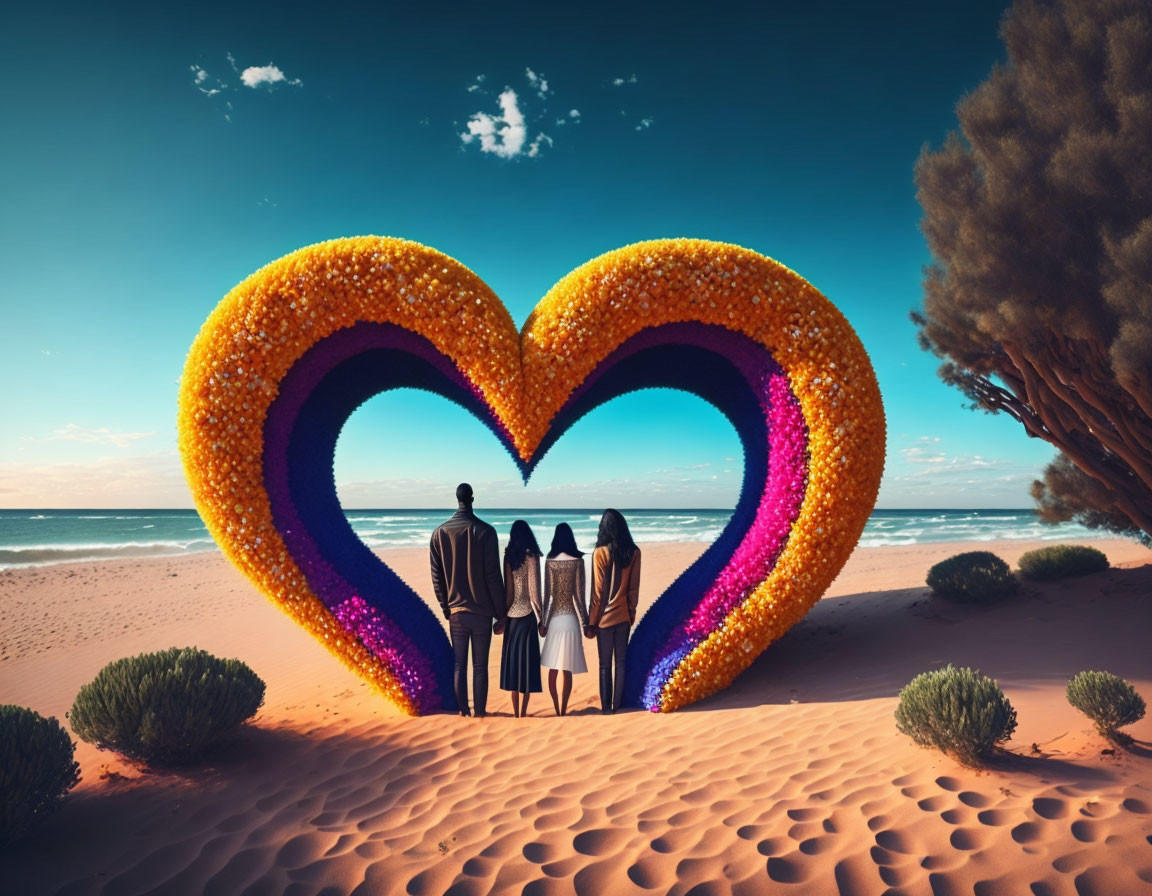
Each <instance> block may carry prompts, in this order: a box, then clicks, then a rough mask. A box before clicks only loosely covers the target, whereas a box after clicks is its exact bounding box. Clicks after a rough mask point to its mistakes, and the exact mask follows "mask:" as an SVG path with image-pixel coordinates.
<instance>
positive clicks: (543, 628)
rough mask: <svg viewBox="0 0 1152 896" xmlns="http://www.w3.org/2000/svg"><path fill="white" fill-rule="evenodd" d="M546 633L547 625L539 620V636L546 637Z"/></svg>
mask: <svg viewBox="0 0 1152 896" xmlns="http://www.w3.org/2000/svg"><path fill="white" fill-rule="evenodd" d="M547 635H548V626H546V625H545V624H544V623H543V622H541V623H540V637H541V638H543V637H546V636H547Z"/></svg>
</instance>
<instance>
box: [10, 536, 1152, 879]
mask: <svg viewBox="0 0 1152 896" xmlns="http://www.w3.org/2000/svg"><path fill="white" fill-rule="evenodd" d="M1092 544H1094V545H1095V546H1098V547H1100V548H1101V549H1103V550H1104V551H1105V552H1106V553H1107V554H1108V555H1109V558H1110V560H1111V561H1112V564H1113V567H1114V568H1113V569H1111V570H1110V571H1108V572H1106V573H1101V574H1096V575H1092V576H1088V577H1084V578H1080V579H1071V580H1066V581H1064V582H1060V583H1053V584H1026V585H1025V587H1024V589H1023V592H1022V593H1021V594H1020V595H1019V596H1017V597H1015V598H1013V599H1010V600H1009V601H1007V602H1005V603H1003V604H1000V605H997V606H994V607H966V606H957V605H952V604H947V603H944V602H942V601H940V600H938V599H933V598H931V597H930V596H929V593H928V590H927V588H926V587H925V585H924V575H925V572H926V571H927V569H928V567H929V566H930V565H931V564H932V563H934V562H936V561H937V560H939V559H942V558H944V557H947V556H949V555H951V554H952V553H955V552H957V551H959V550H964V549H991V550H995V551H996V552H998V553H999V554H1000V555H1001V556H1002V557H1004V558H1005V559H1006V560H1008V561H1009V562H1010V563H1014V562H1015V560H1016V559H1017V558H1018V557H1019V556H1020V554H1021V553H1023V552H1024V551H1025V550H1028V549H1030V548H1032V547H1035V546H1036V544H1035V543H1027V542H1000V543H997V544H988V543H983V544H969V545H959V544H934V545H922V546H914V547H884V548H860V549H857V551H856V552H855V554H854V555H853V556H852V558H851V559H850V560H849V562H848V564H847V566H846V567H845V569H844V570H843V572H842V573H841V575H840V576H839V578H838V579H837V580H836V582H835V583H834V584H833V586H832V588H831V589H830V591H829V593H828V594H827V595H826V597H825V598H824V599H823V600H822V601H821V602H820V603H819V604H818V605H817V606H816V607H815V608H814V610H813V611H812V612H811V613H810V614H809V616H808V617H807V618H806V619H805V620H804V621H803V622H802V623H801V624H800V625H798V626H797V627H796V628H794V629H793V630H792V631H791V632H789V633H788V634H787V635H786V636H785V638H784V639H783V640H782V641H780V642H778V643H777V644H776V645H774V646H773V647H771V648H770V649H769V650H768V651H767V652H766V653H765V654H764V655H763V656H762V657H761V658H760V659H759V660H758V661H757V662H756V663H755V665H754V666H753V667H752V668H751V669H750V670H748V672H746V673H745V674H744V675H743V676H741V677H740V678H739V679H738V680H737V682H736V683H735V685H734V686H733V687H731V688H729V689H728V690H727V691H725V692H723V693H721V694H719V695H717V696H715V697H713V698H711V699H709V700H705V701H703V702H701V703H699V704H697V705H695V706H692V707H690V708H688V709H686V710H683V711H681V712H678V713H675V714H671V715H652V714H649V713H644V712H628V713H624V714H620V715H616V716H611V717H603V716H601V715H600V714H599V711H598V699H597V696H596V681H595V675H594V673H593V674H590V675H583V676H577V678H576V684H575V688H574V692H573V699H572V704H571V712H572V715H571V717H569V718H565V719H556V718H554V717H553V716H552V709H551V703H550V701H549V699H548V697H547V695H546V694H544V695H539V696H535V697H534V698H533V701H532V704H531V706H530V709H529V712H530V714H531V716H532V717H531V718H528V719H524V720H520V721H518V720H515V719H513V718H512V717H511V711H510V705H509V703H508V701H507V699H506V695H505V694H504V693H503V692H501V691H499V690H498V689H496V688H495V681H496V671H497V668H498V662H499V650H498V649H494V650H493V652H492V660H493V662H492V680H493V686H492V691H491V693H490V697H489V705H488V709H489V712H490V714H491V715H490V716H489V718H487V719H484V720H479V719H461V718H458V717H456V716H448V715H441V716H435V717H429V718H421V719H411V718H408V717H405V716H402V715H400V714H399V713H397V712H396V711H395V710H394V709H392V708H391V707H390V706H389V705H388V704H386V703H385V702H384V701H383V700H382V699H381V698H379V697H378V696H377V695H375V694H374V693H373V692H371V691H370V690H369V688H368V686H367V685H365V684H364V683H362V682H361V681H360V679H358V678H357V677H356V676H355V675H353V674H352V673H351V672H349V671H348V670H346V669H345V668H344V667H343V666H342V665H340V663H339V662H338V661H337V660H335V659H334V658H333V657H331V656H330V655H329V654H328V653H327V652H326V651H325V650H324V649H323V648H321V647H320V646H319V645H318V644H316V643H314V642H313V641H312V640H311V638H310V637H309V636H308V635H307V634H306V633H305V632H304V631H303V630H302V629H299V628H298V627H297V626H295V625H294V624H293V623H292V622H290V621H289V619H288V618H287V617H286V616H285V615H283V614H282V613H281V612H280V611H279V610H277V609H276V608H275V607H274V606H273V605H272V604H271V603H269V602H268V601H267V600H266V599H264V598H263V597H262V596H261V595H260V594H259V593H258V592H257V591H256V589H255V588H254V587H252V586H251V585H249V583H248V582H247V581H246V580H245V579H244V578H243V577H242V576H241V575H240V573H239V572H237V571H236V570H235V569H233V568H232V567H231V566H230V565H229V564H228V563H227V562H226V561H225V560H224V559H223V557H222V556H220V555H219V554H204V555H198V556H193V557H183V558H177V559H146V560H119V561H111V562H103V563H98V564H96V563H75V564H66V565H58V566H49V567H41V568H35V569H22V570H8V571H3V572H0V612H2V614H3V616H2V619H3V622H2V623H0V702H3V703H17V704H22V705H25V706H31V707H33V708H34V709H36V710H37V711H39V712H41V713H43V714H45V715H55V716H57V717H60V718H62V717H63V714H64V712H65V711H66V710H67V709H68V708H69V706H70V705H71V702H72V699H73V697H74V696H75V693H76V690H77V689H78V688H79V686H80V685H82V684H83V683H85V682H86V681H88V680H90V679H91V678H92V676H93V675H94V674H95V673H96V671H97V670H98V669H99V668H100V667H101V666H103V665H104V664H105V663H107V662H109V661H110V660H113V659H116V658H119V657H122V656H126V655H130V654H134V653H138V652H141V651H148V650H157V649H162V648H166V647H169V646H173V645H178V646H184V645H196V646H198V647H202V648H204V649H206V650H209V651H211V652H213V653H216V654H218V655H221V656H236V657H239V658H241V659H243V660H244V661H246V662H247V663H248V664H249V665H251V666H252V668H253V669H255V670H256V672H257V673H258V674H259V675H261V676H262V677H263V678H264V680H265V681H266V682H267V685H268V692H267V698H266V702H265V705H264V707H263V708H262V709H261V711H260V713H259V715H258V716H257V717H256V719H255V720H254V724H252V725H251V726H249V727H247V728H246V729H244V730H243V731H242V732H241V733H240V734H239V735H237V736H236V737H234V738H232V739H231V740H230V741H229V742H228V743H226V744H224V745H223V746H222V747H221V748H220V749H218V750H217V751H216V753H215V754H214V755H213V756H212V757H211V758H210V759H209V761H207V762H206V763H204V764H203V765H202V766H200V767H198V768H196V769H191V770H188V771H186V772H182V773H179V774H176V773H168V772H165V773H157V772H148V771H145V770H142V769H140V768H137V767H135V766H132V765H130V764H128V763H125V762H123V761H121V760H119V759H118V758H117V757H116V756H115V755H113V754H111V753H104V752H100V751H98V750H96V749H94V748H93V747H91V746H89V745H87V744H84V743H81V744H79V746H78V748H77V759H78V760H79V762H80V765H81V773H82V775H83V780H82V782H81V784H80V785H79V786H78V787H77V789H76V790H75V791H73V793H72V795H71V796H70V797H69V799H68V800H67V801H66V803H65V804H64V806H63V807H62V808H61V810H60V811H59V812H58V813H57V814H56V815H55V816H53V817H52V818H51V819H50V820H49V821H48V823H47V824H45V825H44V826H43V827H42V828H40V829H39V830H38V831H37V832H36V833H34V834H33V835H32V836H30V837H29V838H28V839H26V840H25V841H24V842H22V843H21V844H20V845H19V846H18V847H15V848H12V847H10V848H7V849H6V850H4V851H2V852H0V880H3V881H4V888H5V889H6V890H7V891H9V892H13V893H56V892H60V893H69V894H81V893H105V894H130V893H150V892H163V893H165V894H169V893H171V894H182V893H201V892H205V893H228V894H232V893H253V894H256V893H291V894H320V893H323V894H326V896H336V894H348V893H353V892H356V893H410V894H440V893H461V894H463V893H468V894H473V893H475V894H480V893H496V892H515V893H520V892H523V893H531V894H540V893H557V894H560V893H571V892H573V891H575V892H577V893H581V894H584V893H587V894H604V893H612V894H617V893H620V894H626V893H665V892H670V893H689V892H690V893H693V894H704V893H726V892H735V893H748V894H752V893H764V892H773V893H776V892H780V893H790V892H794V893H798V894H801V893H802V894H817V896H818V894H825V893H827V894H880V893H884V892H900V893H932V894H935V896H941V894H971V893H977V894H1015V893H1024V894H1027V893H1033V894H1052V896H1056V894H1065V893H1067V894H1072V893H1080V894H1086V893H1087V894H1091V893H1097V894H1136V893H1142V892H1152V836H1150V834H1152V744H1150V743H1148V742H1149V741H1152V718H1146V719H1144V720H1143V721H1141V722H1140V723H1138V724H1137V725H1134V726H1132V728H1131V729H1130V732H1131V734H1133V735H1134V736H1135V737H1136V738H1137V742H1136V743H1135V744H1134V745H1133V746H1132V747H1131V748H1130V749H1129V750H1127V751H1118V752H1105V748H1106V747H1107V744H1105V743H1104V742H1103V741H1102V740H1101V739H1100V738H1099V737H1098V736H1097V735H1096V734H1095V733H1094V732H1093V731H1092V729H1091V726H1090V723H1089V722H1088V721H1087V720H1086V719H1085V718H1084V717H1082V716H1080V715H1079V714H1078V713H1077V712H1076V711H1075V710H1073V709H1072V708H1071V707H1070V706H1069V705H1068V704H1067V703H1066V701H1065V699H1064V685H1065V682H1066V681H1067V679H1068V678H1069V677H1071V675H1073V674H1074V673H1075V672H1077V671H1079V670H1081V669H1085V668H1104V669H1108V670H1110V671H1112V672H1115V673H1117V674H1119V675H1121V676H1123V677H1125V678H1128V679H1129V680H1130V681H1132V682H1133V683H1134V684H1135V686H1136V687H1137V689H1138V690H1140V691H1141V693H1142V694H1143V695H1144V696H1145V698H1146V699H1149V700H1152V663H1150V662H1149V660H1148V656H1149V653H1148V644H1149V642H1150V637H1149V636H1150V635H1152V604H1150V603H1149V600H1150V595H1152V565H1149V564H1150V563H1152V552H1149V551H1148V550H1146V549H1144V548H1141V547H1140V546H1138V545H1136V544H1134V543H1131V542H1126V541H1120V540H1108V541H1095V542H1092ZM703 547H704V545H701V544H659V545H646V546H645V578H644V582H643V588H642V593H641V610H642V611H643V609H644V607H645V606H646V605H647V604H648V603H650V602H651V601H652V599H653V598H654V596H655V595H657V594H659V593H660V591H662V590H663V589H664V587H666V585H667V584H668V583H669V582H671V581H672V579H673V578H674V577H675V576H676V575H677V574H678V573H679V572H680V571H681V570H682V569H683V568H684V567H685V566H687V565H688V564H689V563H691V562H692V560H693V559H694V558H695V557H696V556H698V555H699V553H700V551H701V550H703ZM386 557H387V559H388V562H389V563H390V564H392V565H393V567H394V568H395V569H396V570H397V571H398V572H399V573H400V575H401V576H403V577H404V578H405V579H406V580H407V581H408V582H409V583H410V584H412V585H413V586H414V587H415V588H416V589H417V590H418V591H419V592H420V593H421V594H422V596H424V598H425V599H426V600H429V599H430V597H431V595H430V590H429V587H428V582H427V568H426V563H427V555H426V552H425V551H423V550H395V551H390V552H388V553H387V554H386ZM494 646H496V647H497V648H498V643H497V642H494ZM586 650H587V654H588V659H589V662H590V665H591V666H592V667H593V668H594V659H595V657H594V648H593V646H592V645H591V644H590V643H589V644H588V645H586ZM948 662H952V663H954V664H957V665H971V666H976V667H978V668H980V669H981V670H982V671H983V672H985V673H986V674H989V675H991V676H993V677H995V678H997V679H998V680H999V682H1000V684H1001V686H1002V687H1003V689H1004V691H1005V693H1006V694H1007V695H1008V697H1009V699H1010V700H1011V701H1012V702H1013V704H1014V705H1015V707H1016V709H1017V712H1018V714H1019V727H1018V728H1017V730H1016V733H1015V737H1014V739H1013V740H1012V742H1011V743H1010V744H1009V749H1010V750H1011V755H1005V756H1004V757H1002V758H1000V759H998V760H997V761H996V762H995V763H994V764H993V765H992V767H991V768H989V769H988V770H985V771H980V772H977V771H972V770H969V769H965V768H963V767H961V766H959V765H958V764H957V763H955V762H954V761H952V760H950V759H948V758H946V757H944V756H942V755H940V754H939V753H936V752H932V751H928V750H923V749H919V748H917V747H915V746H914V745H912V744H911V742H910V741H908V739H907V738H905V737H904V736H903V735H901V734H900V733H899V732H898V731H897V730H896V728H895V726H894V724H893V721H892V711H893V709H894V708H895V705H896V694H897V692H898V691H899V689H900V688H901V687H902V686H903V685H904V684H905V683H906V682H907V681H908V680H909V679H911V678H912V677H913V676H914V675H916V674H917V673H919V672H922V671H925V670H927V669H930V668H936V667H938V666H940V665H943V664H945V663H948Z"/></svg>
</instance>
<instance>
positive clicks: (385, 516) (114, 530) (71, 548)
mask: <svg viewBox="0 0 1152 896" xmlns="http://www.w3.org/2000/svg"><path fill="white" fill-rule="evenodd" d="M450 513H451V510H446V509H438V510H349V511H348V512H347V516H348V520H349V522H350V523H351V524H352V528H353V529H354V530H355V531H356V533H357V534H358V535H359V536H360V537H361V538H362V539H363V540H364V543H365V544H367V545H369V546H370V547H373V548H394V547H413V546H423V545H427V544H428V536H429V535H430V534H431V532H432V530H433V529H434V528H435V527H436V526H437V525H439V524H440V523H441V522H442V521H443V520H444V519H445V518H446V517H447V516H448V515H449V514H450ZM479 513H480V516H481V517H482V518H483V519H486V520H487V521H488V522H490V523H491V524H492V525H494V526H495V527H496V529H497V531H498V532H499V533H500V536H501V538H504V537H506V536H507V533H508V530H509V528H510V527H511V525H512V522H513V520H517V519H525V520H527V521H528V523H529V524H530V525H531V526H532V528H533V530H534V531H535V532H536V537H537V539H538V540H539V541H540V543H541V545H542V546H543V547H544V548H545V549H547V543H548V542H549V541H550V540H551V537H552V528H553V527H554V526H555V525H556V524H557V523H559V522H567V523H569V524H570V525H571V526H572V528H573V530H574V531H575V533H576V540H577V542H578V543H579V544H580V545H581V547H584V548H587V549H590V548H591V547H592V545H593V544H594V543H595V537H596V527H597V524H598V523H599V520H600V511H599V510H589V509H583V510H579V509H577V510H572V509H569V510H515V509H498V510H489V509H486V508H480V509H479ZM624 513H625V516H627V518H628V522H629V525H630V526H631V528H632V534H633V537H634V538H635V539H636V540H637V541H639V542H655V541H712V540H713V539H715V538H716V537H717V536H718V535H719V534H720V532H721V531H722V530H723V528H724V526H725V525H726V524H727V522H728V518H729V516H730V515H731V511H728V510H716V509H709V510H627V509H625V510H624ZM1106 535H1107V533H1102V532H1095V531H1092V530H1089V529H1085V528H1083V527H1082V526H1078V525H1075V524H1072V523H1062V524H1060V525H1057V526H1050V525H1047V524H1045V523H1042V522H1040V520H1039V519H1038V518H1037V517H1036V514H1035V513H1034V512H1033V511H1032V510H877V511H874V512H873V513H872V516H871V517H870V518H869V520H868V524H867V525H866V526H865V527H864V534H863V536H861V539H860V544H861V545H862V546H864V547H880V546H883V545H912V544H925V543H932V542H943V541H996V540H999V539H1043V540H1058V539H1067V538H1092V537H1105V536H1106ZM213 550H216V545H215V543H214V542H213V541H212V538H211V536H209V534H208V531H207V529H205V528H204V524H203V523H201V522H200V517H199V516H198V515H197V514H196V512H195V511H194V510H0V569H11V568H17V567H25V566H43V565H46V564H50V563H65V562H71V561H78V560H106V559H111V558H115V557H165V556H182V555H184V554H194V553H199V552H203V551H213Z"/></svg>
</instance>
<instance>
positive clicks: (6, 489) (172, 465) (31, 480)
mask: <svg viewBox="0 0 1152 896" xmlns="http://www.w3.org/2000/svg"><path fill="white" fill-rule="evenodd" d="M0 506H4V507H108V508H112V507H191V506H192V499H191V496H190V495H189V493H188V486H187V485H186V484H185V482H184V473H183V471H182V470H181V468H180V458H179V456H178V455H177V453H176V452H175V451H164V452H157V453H155V454H147V455H143V456H137V457H122V456H117V457H102V458H97V459H95V460H91V461H85V462H79V463H63V462H61V463H50V464H37V463H30V462H26V461H21V462H16V463H0Z"/></svg>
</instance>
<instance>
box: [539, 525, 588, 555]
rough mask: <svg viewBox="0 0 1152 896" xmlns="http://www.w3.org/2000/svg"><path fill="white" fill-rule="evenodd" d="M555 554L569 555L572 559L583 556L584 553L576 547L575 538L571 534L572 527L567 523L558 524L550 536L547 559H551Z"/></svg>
mask: <svg viewBox="0 0 1152 896" xmlns="http://www.w3.org/2000/svg"><path fill="white" fill-rule="evenodd" d="M557 554H571V555H572V556H573V557H583V556H584V552H583V551H582V550H580V548H578V547H576V536H575V535H574V534H573V533H572V527H571V526H569V525H568V524H567V523H560V525H558V526H557V527H556V532H555V534H554V535H553V536H552V550H550V551H549V552H548V557H549V559H551V558H552V557H555V556H556V555H557Z"/></svg>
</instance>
